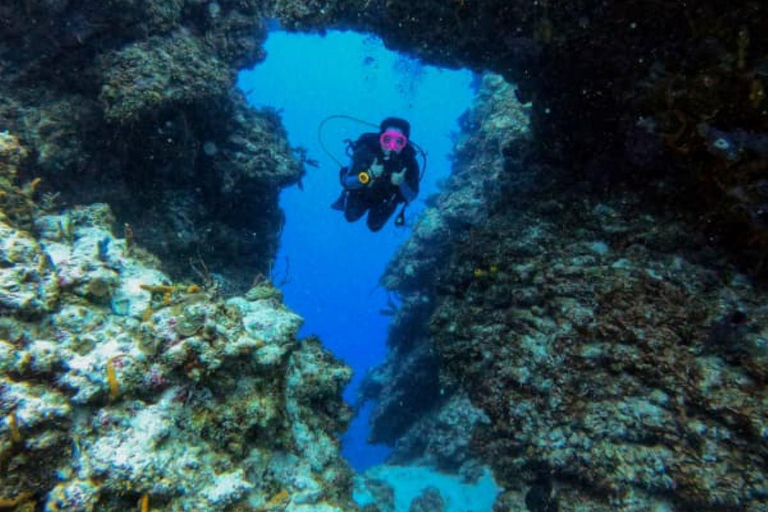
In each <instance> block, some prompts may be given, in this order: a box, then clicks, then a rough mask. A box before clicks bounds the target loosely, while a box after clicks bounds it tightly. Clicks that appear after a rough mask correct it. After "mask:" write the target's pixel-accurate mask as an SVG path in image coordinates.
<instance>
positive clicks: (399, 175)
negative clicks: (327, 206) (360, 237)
mask: <svg viewBox="0 0 768 512" xmlns="http://www.w3.org/2000/svg"><path fill="white" fill-rule="evenodd" d="M410 135H411V125H410V124H409V123H408V121H406V120H405V119H400V118H398V117H388V118H386V119H384V120H383V121H382V122H381V124H380V125H379V132H378V133H364V134H362V135H361V136H360V137H359V138H358V139H357V141H356V142H354V143H350V149H351V151H352V154H351V155H350V156H351V160H352V161H351V163H350V164H349V166H347V167H342V168H341V170H340V173H339V180H340V181H341V186H342V187H343V189H344V190H343V191H342V192H341V195H340V196H339V198H338V199H337V200H336V201H335V202H334V203H333V204H332V205H331V208H333V209H335V210H339V211H343V212H344V218H345V219H347V221H349V222H355V221H357V220H359V219H360V218H361V217H362V216H363V215H365V213H366V212H368V218H367V219H366V224H367V226H368V229H370V230H371V231H378V230H380V229H381V228H382V227H384V224H386V223H387V220H389V218H390V217H391V216H392V214H393V213H394V212H395V210H396V209H397V205H398V204H401V203H404V205H403V208H402V209H401V210H400V213H399V214H398V216H397V218H396V219H395V225H397V226H402V225H403V224H404V222H405V215H404V210H405V206H407V205H408V203H410V202H411V201H413V200H414V199H415V198H416V196H417V195H418V193H419V181H420V179H421V176H420V174H419V164H418V162H417V161H416V150H415V149H414V148H413V144H409V141H408V137H410Z"/></svg>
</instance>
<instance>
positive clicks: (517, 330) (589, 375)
mask: <svg viewBox="0 0 768 512" xmlns="http://www.w3.org/2000/svg"><path fill="white" fill-rule="evenodd" d="M464 119H465V122H464V123H463V127H464V130H463V133H462V135H461V136H460V137H459V142H458V143H457V148H456V155H455V156H456V159H455V163H454V168H453V175H452V176H451V179H450V180H449V181H448V183H447V185H446V187H445V190H444V191H443V193H442V194H441V196H440V197H439V198H438V199H437V200H436V201H435V206H434V207H432V208H430V209H428V210H427V211H426V213H425V214H424V215H423V216H422V218H421V219H420V220H419V222H418V223H417V225H416V226H415V228H414V233H413V236H412V237H411V238H410V240H409V241H408V242H407V243H406V244H404V245H403V246H402V247H401V249H400V250H399V253H398V254H397V256H396V257H395V258H394V259H393V261H392V262H391V263H390V265H389V267H388V268H387V271H386V273H385V275H384V277H383V279H382V282H383V284H384V285H385V286H386V287H387V288H389V289H391V290H393V291H396V292H398V293H399V294H400V295H401V296H402V298H403V306H402V307H401V308H400V310H399V312H398V314H397V316H396V317H395V319H394V323H393V327H392V329H391V332H390V337H389V340H388V343H389V345H390V354H389V355H388V358H387V361H386V362H385V363H384V364H383V365H382V366H381V367H379V368H376V369H374V370H373V371H372V372H371V374H370V376H369V378H368V379H367V381H366V386H364V387H363V388H362V391H363V394H364V395H365V397H367V398H374V399H375V400H376V401H377V406H376V408H375V410H374V412H373V414H372V420H373V422H374V424H373V428H372V435H373V436H374V438H375V439H377V440H380V441H386V442H390V443H392V444H394V446H395V451H394V454H393V460H396V461H397V462H398V463H403V462H405V461H414V460H417V461H427V462H431V463H435V464H438V465H440V466H442V467H444V468H447V469H453V470H457V471H459V472H461V473H462V474H464V475H471V474H473V472H474V470H475V468H476V464H477V461H478V460H479V461H480V462H482V463H487V464H490V465H491V466H492V467H493V469H494V475H495V477H496V478H497V480H498V481H500V482H501V483H502V485H503V486H504V487H505V489H506V493H505V494H504V495H502V496H500V497H499V499H498V500H497V510H523V507H524V506H526V505H525V504H527V506H528V507H534V508H529V510H600V511H603V510H605V511H609V510H622V511H640V510H654V509H655V508H657V507H669V506H674V508H675V510H693V509H696V508H700V509H705V510H716V509H724V510H761V509H762V508H763V507H764V506H765V497H764V495H763V494H762V491H761V489H763V488H764V486H765V485H766V483H767V482H766V480H765V475H764V472H763V471H762V469H761V468H762V466H763V464H764V461H765V457H766V456H767V454H766V452H765V450H763V449H762V448H759V447H760V446H762V436H763V432H765V428H766V427H768V415H766V414H765V412H763V411H762V408H761V406H760V405H759V404H762V403H763V402H764V401H765V400H766V396H768V394H767V392H766V388H765V383H766V380H767V378H768V374H767V373H766V368H767V367H768V366H766V363H768V350H766V343H765V340H766V339H768V338H767V337H766V336H768V309H766V307H765V304H766V303H768V301H767V299H768V297H766V296H765V290H764V289H763V288H762V287H760V286H758V285H757V282H756V281H755V280H754V279H753V278H751V277H750V276H748V275H745V274H743V273H741V272H739V270H738V267H736V266H734V264H733V259H732V258H730V256H729V253H728V252H727V251H724V250H722V248H720V247H719V246H717V245H716V244H715V245H713V244H712V243H711V240H710V239H708V238H706V237H704V236H702V235H701V233H700V232H698V231H697V230H696V229H695V228H694V227H693V226H695V225H696V223H697V217H696V216H695V215H693V214H691V213H690V212H689V213H686V212H685V209H683V208H677V209H669V208H659V207H658V205H657V203H656V202H654V201H651V200H649V194H648V193H647V191H643V190H640V191H638V190H633V189H632V188H630V187H629V186H625V187H623V188H622V189H613V190H611V189H608V190H605V189H602V188H600V187H591V186H586V185H585V184H584V183H582V182H581V181H580V180H575V179H574V178H573V176H572V175H571V174H570V173H569V172H568V169H564V168H561V167H558V166H556V165H546V164H542V163H540V162H536V160H535V153H534V157H532V156H531V154H532V152H535V148H530V149H528V148H526V145H525V144H523V143H524V142H525V141H526V140H527V135H526V132H525V130H524V129H521V121H520V119H521V118H520V117H519V105H518V103H517V100H516V99H515V97H514V93H513V91H511V90H510V89H509V88H508V87H504V86H503V85H502V83H500V81H499V80H497V79H494V78H492V77H488V78H486V79H485V80H484V84H483V89H482V90H481V92H480V94H479V99H478V101H477V104H476V105H475V106H474V107H473V109H472V110H471V111H469V112H468V113H467V114H466V116H465V118H464ZM501 120H505V122H500V121H501ZM516 120H517V122H516ZM522 128H524V125H523V126H522ZM504 133H515V134H517V135H516V136H515V140H511V141H507V140H506V139H505V138H504V137H502V134H504ZM533 136H535V134H533ZM500 141H506V142H505V143H500ZM478 148H483V150H478ZM491 148H495V150H490V149H491ZM523 162H527V163H526V164H523ZM501 170H503V172H500V171H501ZM488 181H490V182H491V183H493V184H494V186H492V187H489V186H484V184H485V183H487V182H488ZM432 247H438V248H439V250H438V251H430V248H432ZM423 254H430V255H431V258H422V257H420V255H423ZM415 388H418V391H414V389H415ZM416 396H418V397H419V398H421V399H422V402H421V412H419V410H418V409H417V408H415V407H414V400H413V399H412V397H416ZM403 397H407V398H405V399H404V398H403ZM465 397H468V398H469V403H467V401H466V400H465ZM457 466H458V469H457ZM553 482H556V483H557V485H553ZM722 482H726V484H724V485H722V484H721V483H722ZM544 491H546V492H544ZM555 491H556V494H555Z"/></svg>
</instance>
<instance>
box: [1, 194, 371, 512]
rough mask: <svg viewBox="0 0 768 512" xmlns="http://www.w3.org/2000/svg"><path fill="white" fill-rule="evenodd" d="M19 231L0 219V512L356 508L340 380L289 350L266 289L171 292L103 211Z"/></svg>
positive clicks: (309, 350)
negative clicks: (9, 511) (6, 509)
mask: <svg viewBox="0 0 768 512" xmlns="http://www.w3.org/2000/svg"><path fill="white" fill-rule="evenodd" d="M9 183H10V182H9ZM6 189H7V193H19V194H23V191H20V190H19V189H17V188H15V186H14V187H6ZM5 204H8V203H5ZM0 213H2V214H3V215H4V216H3V217H2V218H3V219H8V218H9V216H8V215H6V214H5V211H3V210H0ZM29 220H30V222H31V224H32V226H33V227H34V229H33V230H32V231H31V232H26V231H21V230H19V229H17V228H15V227H13V226H11V225H9V224H7V223H6V222H5V221H3V220H0V234H2V237H0V254H2V257H3V261H4V263H3V264H2V265H0V308H2V313H3V315H2V318H0V418H2V421H0V466H2V468H3V471H2V473H1V474H0V497H2V498H3V500H2V504H3V506H5V505H8V504H11V505H8V506H16V504H18V505H19V506H21V504H22V503H25V505H24V506H26V503H27V502H29V501H32V500H34V501H36V502H38V503H40V504H44V507H45V510H73V511H92V510H100V511H101V510H103V511H111V510H126V509H129V508H134V507H135V506H136V505H135V504H136V502H137V501H138V500H139V498H141V499H142V500H143V501H144V502H149V503H151V506H152V507H153V508H163V509H167V510H210V511H223V510H231V509H232V507H238V506H244V505H245V504H246V503H247V504H250V506H253V507H265V508H267V509H273V508H274V507H277V506H280V507H281V509H282V510H293V511H296V512H298V511H302V510H326V511H328V512H341V511H351V510H356V506H355V505H354V503H353V502H352V501H351V474H350V469H349V468H348V467H347V465H346V464H345V463H344V462H343V461H342V459H341V458H340V454H339V443H338V436H339V435H340V434H341V433H342V432H343V430H344V429H345V428H346V425H347V422H348V421H349V418H350V412H349V410H348V408H347V407H346V406H345V405H344V404H343V401H342V390H343V388H344V386H345V385H346V384H347V383H348V382H349V380H350V378H351V371H350V369H349V368H347V367H346V366H344V365H343V364H341V363H340V362H339V361H337V360H336V359H335V358H333V357H332V356H331V355H330V354H329V353H327V352H326V351H325V350H324V349H323V348H322V346H321V345H320V343H319V342H318V341H317V340H314V339H306V340H299V339H297V337H296V336H297V332H298V329H299V327H300V325H301V317H299V316H298V315H296V314H295V313H293V312H291V311H289V310H288V309H287V308H286V307H285V306H284V305H283V304H282V303H281V302H280V296H279V293H278V294H276V293H275V292H274V291H270V290H273V288H272V287H271V285H270V284H269V283H267V282H264V281H262V282H260V284H259V286H258V287H257V288H256V289H255V290H254V291H253V292H251V293H249V294H247V296H246V297H230V298H229V299H227V300H225V299H223V298H222V297H221V296H219V295H217V294H216V290H215V288H203V287H202V286H200V285H197V284H192V283H184V284H182V283H174V282H173V281H172V280H171V279H170V278H169V277H168V276H166V275H165V274H164V273H162V272H161V271H159V270H158V269H156V268H152V267H151V266H150V265H153V264H156V262H157V259H156V258H154V257H152V256H150V255H148V254H147V253H146V252H145V251H144V250H143V249H141V248H140V247H138V246H136V245H135V244H134V243H133V242H131V241H130V240H126V239H124V238H118V237H116V236H115V235H114V233H113V232H112V230H111V224H112V223H113V220H114V217H113V215H112V213H111V211H110V209H109V207H107V206H106V205H104V204H95V205H91V206H88V207H78V208H73V209H70V210H66V211H64V212H62V213H61V214H58V215H51V214H45V215H44V214H42V212H41V211H40V209H39V208H38V207H37V206H36V205H34V203H33V204H32V208H31V209H30V218H29ZM40 460H44V461H45V464H40V463H39V461H40Z"/></svg>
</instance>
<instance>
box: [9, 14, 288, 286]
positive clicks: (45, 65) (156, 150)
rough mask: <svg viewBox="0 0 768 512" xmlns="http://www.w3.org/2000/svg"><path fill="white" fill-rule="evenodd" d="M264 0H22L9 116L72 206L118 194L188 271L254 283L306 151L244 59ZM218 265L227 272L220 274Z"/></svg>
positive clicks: (12, 54)
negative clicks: (260, 94)
mask: <svg viewBox="0 0 768 512" xmlns="http://www.w3.org/2000/svg"><path fill="white" fill-rule="evenodd" d="M258 4H259V3H258V2H227V1H223V2H184V1H174V2H160V1H157V2H152V1H138V2H136V1H113V2H102V3H97V4H93V3H87V2H67V1H62V2H53V1H52V2H39V1H22V0H18V1H12V2H6V3H5V4H4V5H3V6H2V7H0V26H2V27H3V28H4V30H2V31H0V66H2V68H3V73H2V78H0V90H2V97H3V100H2V101H0V118H2V119H3V120H4V123H3V127H4V128H7V129H10V130H12V131H13V132H14V133H16V134H17V135H19V136H20V137H21V139H22V141H23V143H24V144H25V146H26V147H27V148H28V149H29V150H30V152H31V154H32V158H30V159H29V161H28V162H27V167H26V170H27V173H28V174H29V176H30V177H42V178H43V182H42V186H41V187H40V191H41V192H43V193H44V192H54V191H55V192H58V193H59V194H60V196H59V198H58V200H59V203H60V204H62V203H63V204H64V205H69V204H77V203H80V204H82V203H86V204H87V203H91V202H94V201H106V202H109V203H110V205H111V206H112V208H113V210H114V212H115V214H116V216H117V220H118V224H119V225H121V226H122V225H123V224H125V223H127V224H130V226H131V231H132V233H133V236H134V237H135V239H136V240H137V241H138V242H139V243H141V244H142V245H143V246H144V247H146V248H149V249H150V250H152V251H153V252H154V253H156V254H157V255H158V256H159V257H160V258H161V259H162V261H163V264H164V265H165V267H166V269H167V270H168V271H169V272H171V273H172V274H173V275H174V276H176V277H177V278H180V277H187V278H189V277H192V278H194V279H196V280H198V281H199V280H200V279H205V280H211V279H217V280H218V281H220V283H221V284H223V285H233V283H240V285H241V287H242V286H247V285H248V283H250V282H251V281H252V280H253V279H254V277H255V276H257V275H258V274H260V273H261V274H266V273H267V272H268V270H269V268H270V266H271V261H272V259H273V258H274V254H275V252H276V249H277V244H278V236H279V232H280V228H281V226H282V222H283V218H282V213H281V212H280V210H279V208H278V203H277V198H278V193H279V191H280V189H281V188H282V187H285V186H287V185H290V184H293V183H295V182H297V181H298V179H299V178H300V177H301V174H302V173H303V168H302V165H301V163H300V162H299V161H298V160H297V159H296V158H294V156H293V155H292V152H291V149H290V148H289V146H288V143H287V140H286V135H285V132H284V130H283V128H282V125H281V122H280V119H279V116H277V115H276V114H275V113H273V112H269V111H264V112H257V111H255V110H253V109H252V108H250V107H248V106H247V104H246V102H245V100H244V98H243V97H242V96H241V94H240V93H239V92H238V91H236V90H235V88H234V85H233V84H234V78H235V75H236V71H237V70H238V69H240V68H242V67H245V66H251V65H253V64H255V63H256V62H258V61H259V60H261V59H263V58H264V53H263V50H262V48H261V44H262V42H263V40H264V38H265V37H266V31H265V29H264V26H263V23H262V14H263V13H262V11H261V9H260V7H259V6H258ZM217 276H218V277H217Z"/></svg>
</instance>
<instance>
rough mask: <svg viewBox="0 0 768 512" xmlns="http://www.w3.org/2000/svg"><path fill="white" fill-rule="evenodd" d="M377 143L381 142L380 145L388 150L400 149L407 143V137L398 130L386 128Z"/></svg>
mask: <svg viewBox="0 0 768 512" xmlns="http://www.w3.org/2000/svg"><path fill="white" fill-rule="evenodd" d="M379 143H381V147H383V148H386V149H389V150H390V151H402V150H403V148H404V147H405V145H406V144H408V139H406V138H405V135H403V134H402V133H400V132H398V131H395V130H386V131H385V132H384V133H382V134H381V136H380V137H379Z"/></svg>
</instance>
